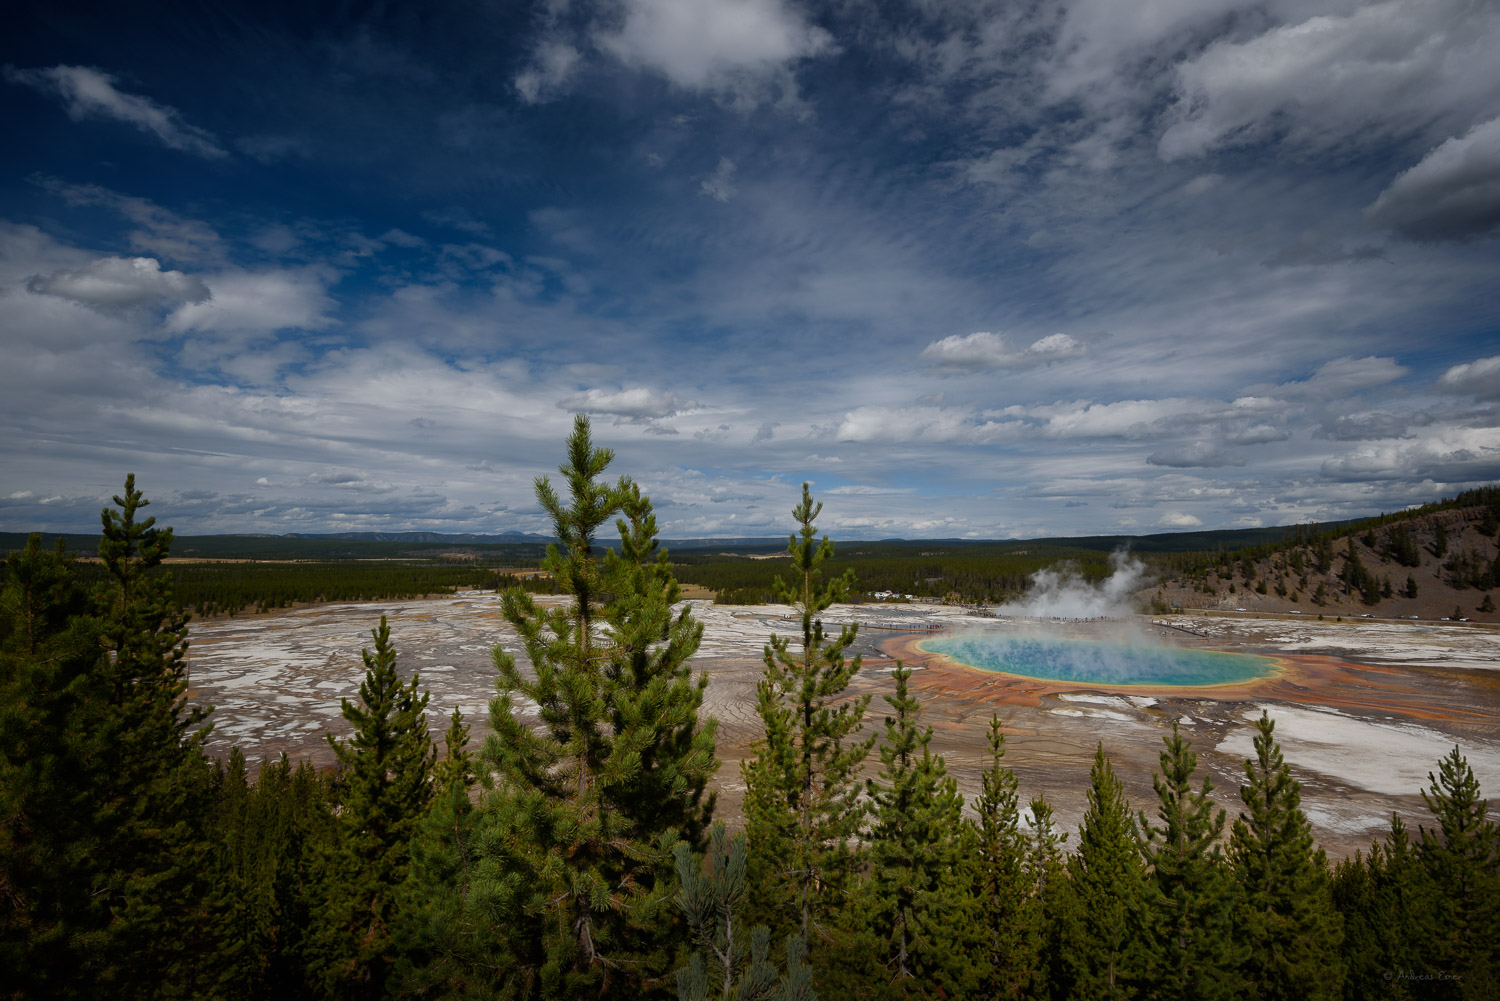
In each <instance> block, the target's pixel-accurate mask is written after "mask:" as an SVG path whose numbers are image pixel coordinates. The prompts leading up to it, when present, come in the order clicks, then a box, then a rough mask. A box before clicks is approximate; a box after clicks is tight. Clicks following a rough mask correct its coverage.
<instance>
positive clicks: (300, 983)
mask: <svg viewBox="0 0 1500 1001" xmlns="http://www.w3.org/2000/svg"><path fill="white" fill-rule="evenodd" d="M214 790H215V792H214V804H215V805H214V810H213V817H212V822H211V835H212V839H213V843H214V856H213V866H212V870H211V871H212V878H211V887H212V889H211V898H210V899H211V902H212V914H213V918H212V922H213V928H212V933H213V949H212V962H211V966H210V972H211V973H212V974H213V980H212V982H211V983H212V987H211V988H210V990H208V991H205V992H204V993H205V994H211V995H212V996H214V997H218V998H224V999H244V1001H254V999H259V998H293V997H302V996H305V995H306V993H307V983H308V979H309V976H308V969H307V961H308V954H307V946H308V941H307V935H308V929H309V926H310V924H311V920H312V914H313V899H312V892H313V889H314V886H313V884H312V881H311V880H310V879H309V873H310V870H311V868H312V866H313V864H314V860H315V859H316V858H317V857H318V856H319V855H320V854H323V853H326V852H327V851H328V850H329V847H330V845H331V842H332V839H333V836H334V825H335V823H336V821H335V819H334V816H333V812H332V810H331V804H330V803H329V801H328V788H327V783H326V782H324V781H323V780H322V779H321V778H319V776H318V775H317V773H316V772H315V771H314V770H313V768H312V766H311V765H310V764H308V763H307V762H305V761H304V762H303V763H302V764H300V765H299V766H298V767H297V768H295V769H293V768H292V767H291V765H290V763H289V762H288V761H287V759H286V756H285V755H282V756H281V757H280V758H278V759H276V760H272V761H266V762H264V763H263V764H262V765H261V768H260V774H259V777H258V778H257V780H256V781H255V782H254V783H253V784H252V783H250V782H249V781H248V776H247V769H246V766H245V759H244V757H243V755H241V754H240V751H239V749H238V748H235V749H234V750H232V751H231V752H230V756H229V760H228V762H227V763H225V764H220V765H218V766H216V768H215V776H214Z"/></svg>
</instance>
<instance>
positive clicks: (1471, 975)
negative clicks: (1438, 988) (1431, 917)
mask: <svg viewBox="0 0 1500 1001" xmlns="http://www.w3.org/2000/svg"><path fill="white" fill-rule="evenodd" d="M1427 777H1428V780H1429V782H1430V786H1429V788H1427V789H1424V790H1423V791H1422V799H1423V801H1425V802H1426V804H1427V808H1428V809H1429V810H1431V811H1432V815H1433V817H1434V819H1436V821H1437V826H1436V828H1427V827H1422V828H1420V834H1421V839H1420V842H1419V843H1418V845H1417V855H1418V857H1419V858H1420V860H1421V862H1422V866H1423V868H1424V869H1425V870H1426V872H1427V875H1428V877H1429V878H1430V879H1431V880H1432V883H1433V886H1434V887H1435V888H1436V890H1437V897H1436V904H1437V910H1436V915H1435V916H1436V922H1437V931H1438V934H1437V936H1436V940H1435V941H1434V943H1433V946H1434V950H1433V951H1434V953H1435V955H1434V956H1433V959H1434V961H1435V962H1434V965H1436V966H1438V967H1439V968H1440V969H1443V970H1445V971H1446V972H1447V973H1448V974H1450V975H1454V976H1457V977H1459V978H1461V979H1459V980H1458V981H1455V982H1453V984H1451V985H1450V986H1454V987H1460V988H1461V995H1459V992H1458V991H1454V992H1453V996H1462V997H1465V998H1480V997H1495V996H1496V995H1497V994H1500V826H1497V825H1496V823H1495V822H1494V821H1492V820H1490V819H1489V818H1488V815H1487V814H1488V807H1489V804H1488V802H1487V801H1486V800H1484V799H1481V798H1480V789H1479V782H1478V781H1477V780H1476V779H1475V778H1474V771H1473V769H1471V768H1470V767H1469V763H1468V761H1467V760H1466V759H1465V758H1464V756H1463V755H1462V754H1461V753H1460V752H1459V749H1458V748H1457V747H1454V748H1453V751H1452V752H1451V753H1450V754H1449V755H1448V756H1447V757H1445V758H1443V760H1442V761H1440V762H1438V771H1437V774H1436V775H1434V774H1432V773H1431V772H1429V773H1428V776H1427Z"/></svg>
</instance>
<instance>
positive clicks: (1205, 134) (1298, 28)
mask: <svg viewBox="0 0 1500 1001" xmlns="http://www.w3.org/2000/svg"><path fill="white" fill-rule="evenodd" d="M1497 46H1500V17H1497V13H1496V10H1495V8H1494V6H1493V5H1490V4H1474V3H1468V2H1464V0H1390V2H1387V3H1376V4H1370V5H1367V6H1362V7H1359V8H1357V9H1356V10H1354V11H1352V12H1351V13H1349V14H1347V15H1322V16H1316V17H1310V18H1308V19H1306V20H1304V21H1302V22H1300V23H1297V24H1286V25H1280V26H1278V27H1275V28H1272V29H1270V30H1268V31H1266V32H1265V33H1263V34H1261V35H1259V36H1257V37H1255V38H1252V39H1250V40H1248V41H1243V42H1239V41H1228V40H1223V41H1219V42H1216V43H1215V44H1213V45H1211V46H1209V47H1208V49H1207V50H1205V51H1204V52H1203V53H1202V54H1200V55H1198V56H1197V57H1195V58H1193V59H1190V60H1188V61H1187V62H1184V63H1183V64H1181V65H1180V66H1179V67H1178V70H1177V97H1178V103H1177V111H1176V113H1175V115H1174V121H1173V122H1172V124H1171V125H1170V126H1169V127H1168V128H1167V130H1166V131H1165V132H1164V133H1163V135H1162V137H1161V142H1160V147H1159V148H1160V152H1161V155H1162V156H1163V157H1164V158H1166V159H1168V160H1172V159H1177V158H1179V157H1187V156H1196V155H1200V154H1202V153H1205V152H1207V151H1209V150H1211V149H1214V148H1216V147H1220V146H1234V145H1240V144H1245V143H1251V142H1259V141H1263V140H1266V139H1271V138H1274V137H1277V136H1281V135H1284V136H1285V137H1286V138H1287V139H1289V140H1291V141H1293V142H1299V143H1305V144H1309V145H1313V146H1321V145H1329V144H1336V143H1340V142H1344V141H1349V140H1353V141H1359V142H1367V141H1370V140H1373V139H1377V138H1380V137H1382V136H1384V135H1389V134H1391V133H1393V132H1394V133H1411V132H1416V131H1420V130H1421V129H1423V128H1426V127H1427V126H1428V125H1429V124H1430V123H1432V122H1434V121H1435V120H1437V119H1439V118H1443V117H1448V118H1452V119H1455V120H1457V121H1460V122H1461V123H1462V127H1467V126H1468V125H1470V124H1472V123H1473V121H1474V118H1473V116H1474V115H1476V114H1478V113H1480V112H1481V110H1482V109H1483V108H1485V107H1486V106H1491V107H1492V101H1493V95H1494V93H1495V92H1496V90H1497V89H1500V60H1496V59H1495V58H1494V53H1495V51H1496V50H1497ZM1490 113H1491V114H1493V111H1491V112H1490Z"/></svg>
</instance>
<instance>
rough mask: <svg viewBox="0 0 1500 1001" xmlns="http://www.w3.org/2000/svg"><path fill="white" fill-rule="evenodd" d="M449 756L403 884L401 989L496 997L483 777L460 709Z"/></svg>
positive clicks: (449, 737)
mask: <svg viewBox="0 0 1500 1001" xmlns="http://www.w3.org/2000/svg"><path fill="white" fill-rule="evenodd" d="M443 743H444V745H445V748H446V753H445V754H444V757H443V760H442V761H440V762H439V763H438V764H437V766H436V767H435V768H434V769H433V787H434V788H433V796H432V802H431V803H430V804H429V806H428V809H427V812H426V814H424V815H423V817H422V819H421V821H420V822H419V824H418V826H417V831H416V834H415V835H414V836H413V838H412V845H411V864H410V867H409V868H408V870H407V878H406V883H405V885H404V886H403V887H402V889H401V894H400V897H399V907H398V923H397V929H396V940H397V943H396V956H397V960H396V961H397V972H396V976H395V980H396V983H397V985H398V989H397V990H396V991H395V993H398V994H412V995H417V996H421V997H441V998H446V997H464V998H484V997H490V996H494V993H495V991H496V990H497V989H498V987H499V985H500V982H501V981H502V978H501V977H500V976H498V975H497V974H496V971H495V970H494V968H493V967H494V964H495V963H496V960H497V958H501V957H503V956H504V953H503V952H501V953H499V954H498V956H497V951H496V945H495V942H494V939H495V937H496V933H497V929H496V927H495V926H494V925H493V924H492V923H491V922H489V921H487V920H486V917H487V915H485V914H484V911H483V908H475V907H472V906H469V905H470V902H471V901H473V900H474V898H476V897H482V896H483V894H482V891H480V890H477V889H476V887H475V873H476V869H477V864H478V861H479V850H480V844H479V840H478V831H477V824H476V812H475V810H474V805H473V802H472V801H471V799H470V791H471V789H472V788H473V786H474V783H475V775H474V762H473V755H472V754H471V753H470V752H469V750H468V743H469V727H468V725H467V724H466V723H464V721H463V714H462V713H460V712H459V711H458V709H456V708H455V709H454V710H453V714H452V715H451V716H450V717H449V725H448V731H447V733H446V734H444V738H443Z"/></svg>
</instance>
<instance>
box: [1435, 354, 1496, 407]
mask: <svg viewBox="0 0 1500 1001" xmlns="http://www.w3.org/2000/svg"><path fill="white" fill-rule="evenodd" d="M1438 388H1439V389H1442V390H1444V391H1446V392H1449V393H1464V394H1466V395H1470V396H1477V397H1479V398H1480V399H1484V400H1493V399H1500V355H1492V356H1491V357H1489V358H1479V359H1477V360H1475V361H1469V362H1464V363H1463V364H1462V365H1454V366H1453V367H1452V368H1450V369H1449V370H1448V371H1446V372H1444V373H1443V376H1442V378H1440V379H1438Z"/></svg>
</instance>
